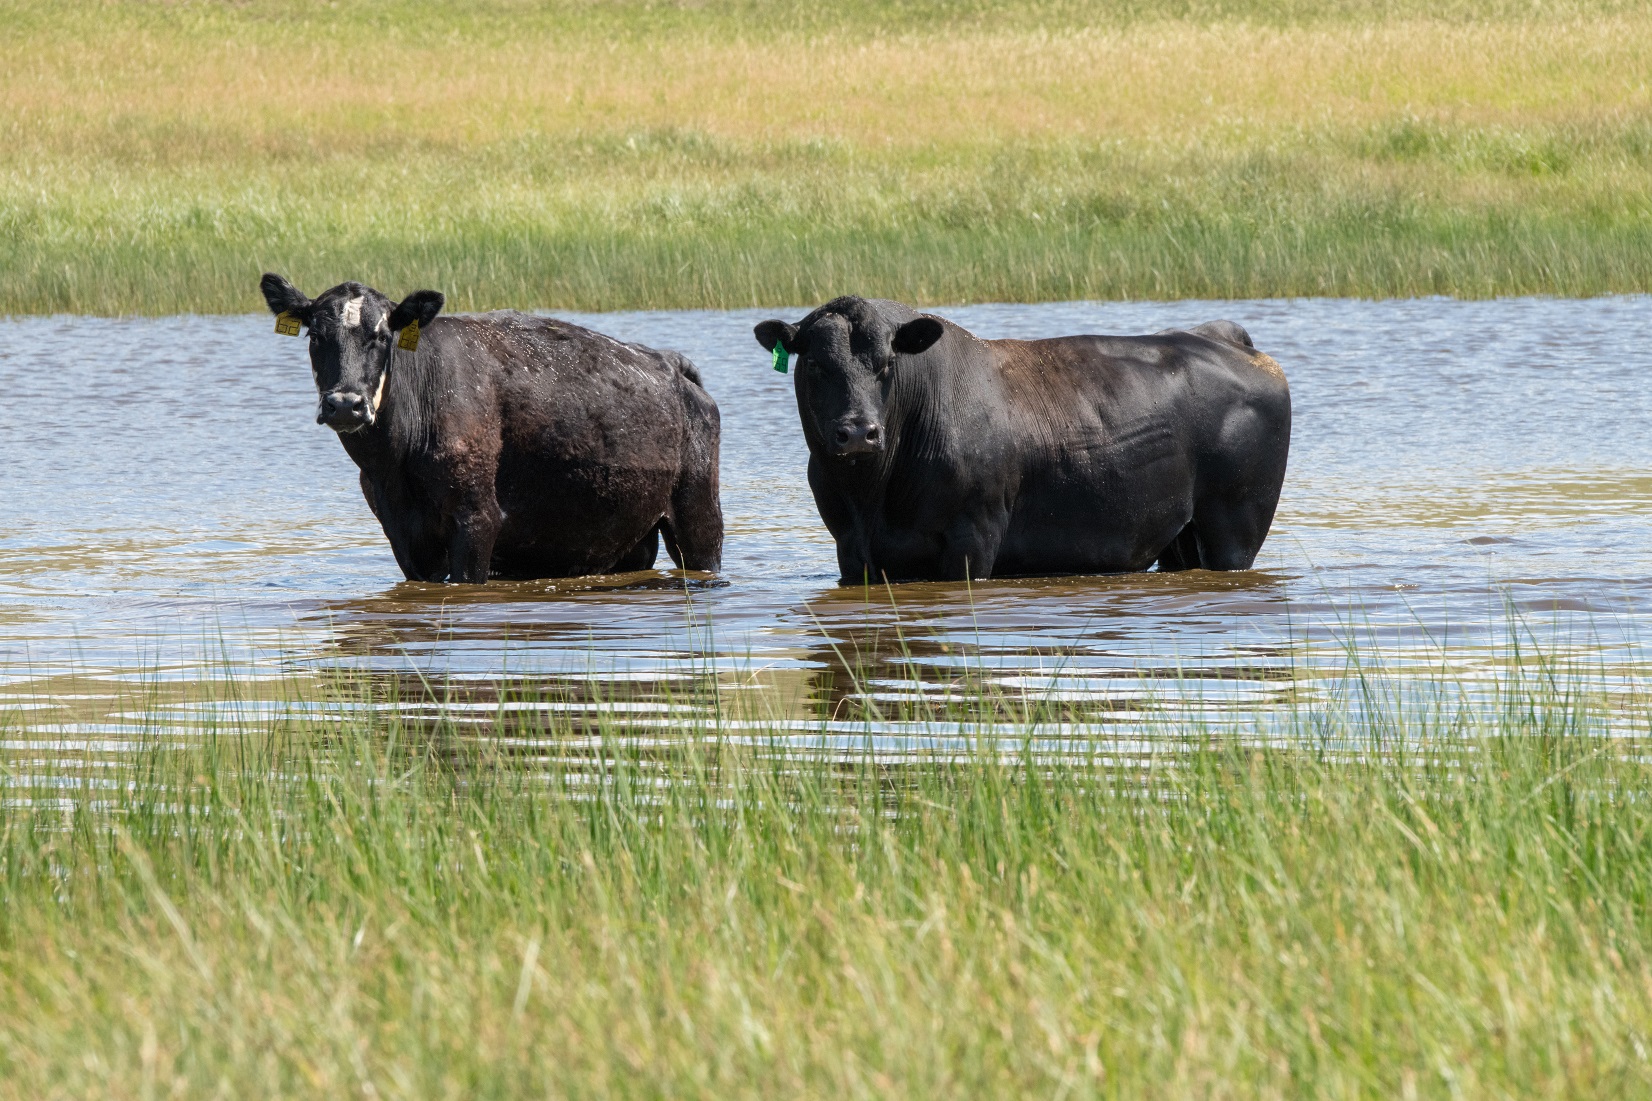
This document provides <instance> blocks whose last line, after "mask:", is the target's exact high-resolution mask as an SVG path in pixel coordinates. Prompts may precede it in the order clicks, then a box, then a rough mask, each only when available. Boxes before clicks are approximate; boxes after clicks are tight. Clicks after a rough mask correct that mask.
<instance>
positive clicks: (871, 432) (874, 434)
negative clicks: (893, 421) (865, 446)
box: [866, 424, 878, 443]
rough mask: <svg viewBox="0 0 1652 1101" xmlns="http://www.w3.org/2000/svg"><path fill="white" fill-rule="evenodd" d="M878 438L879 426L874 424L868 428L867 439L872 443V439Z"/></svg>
mask: <svg viewBox="0 0 1652 1101" xmlns="http://www.w3.org/2000/svg"><path fill="white" fill-rule="evenodd" d="M877 438H878V426H877V425H875V424H874V425H873V426H872V427H870V428H868V429H867V430H866V440H867V442H868V443H870V442H871V441H873V440H875V439H877Z"/></svg>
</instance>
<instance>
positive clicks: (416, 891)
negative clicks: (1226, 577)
mask: <svg viewBox="0 0 1652 1101" xmlns="http://www.w3.org/2000/svg"><path fill="white" fill-rule="evenodd" d="M1539 672H1540V673H1541V672H1543V671H1542V670H1539ZM1585 687H1586V686H1585ZM1376 699H1377V697H1375V696H1373V697H1372V700H1376ZM1368 702H1371V701H1368ZM1383 707H1385V708H1387V710H1381V709H1379V710H1378V711H1376V712H1373V711H1370V710H1367V711H1366V712H1365V715H1366V718H1365V719H1364V720H1362V721H1361V723H1360V731H1363V733H1358V734H1357V735H1356V732H1355V731H1353V730H1351V729H1344V728H1343V726H1342V725H1341V724H1342V723H1343V722H1344V721H1345V720H1346V719H1347V718H1348V716H1349V714H1351V713H1350V712H1346V711H1340V710H1339V711H1328V712H1324V713H1317V714H1314V713H1307V712H1304V713H1303V714H1302V715H1301V716H1299V718H1298V729H1297V730H1296V731H1295V735H1294V736H1295V737H1296V738H1298V739H1300V742H1299V744H1300V745H1301V748H1300V749H1296V750H1283V749H1273V750H1262V749H1249V748H1246V747H1245V746H1244V745H1243V743H1242V742H1241V741H1240V740H1238V739H1236V738H1234V737H1232V736H1231V735H1223V734H1222V732H1219V731H1189V732H1188V733H1187V736H1186V738H1185V739H1183V740H1177V739H1175V738H1170V739H1169V740H1167V741H1166V742H1164V743H1163V747H1164V748H1163V750H1162V751H1161V752H1159V753H1158V754H1156V755H1149V756H1147V757H1143V758H1139V759H1131V758H1129V757H1126V756H1124V755H1121V754H1117V753H1110V755H1109V756H1108V757H1107V758H1102V757H1098V756H1086V755H1082V754H1081V755H1080V756H1078V757H1075V758H1073V759H1068V760H1059V761H1047V760H1046V761H1039V760H1034V759H1032V758H1030V757H1028V756H1027V755H1026V754H1025V753H1018V752H1017V751H1016V750H1015V749H1014V748H1013V747H1012V748H1011V749H1009V751H1008V755H1007V756H1006V757H1000V756H998V755H996V754H983V755H981V756H979V757H971V758H966V759H963V760H947V759H935V760H930V761H922V760H913V761H909V762H907V763H904V764H893V763H889V762H883V763H878V762H875V761H873V760H872V759H870V758H867V757H862V756H858V755H855V754H851V755H850V757H849V759H848V760H845V761H837V762H833V761H830V760H826V759H823V758H820V757H810V756H806V755H805V756H799V755H798V754H796V753H774V752H769V750H768V749H767V748H766V747H765V742H764V738H763V736H762V734H761V732H759V733H758V734H757V736H756V739H755V741H750V740H748V741H737V740H735V739H733V738H731V737H728V736H725V735H723V734H719V733H718V729H717V728H716V726H715V725H708V726H706V727H705V728H704V729H701V730H699V731H698V736H697V737H688V738H686V739H677V740H674V741H666V742H661V741H659V740H657V739H656V738H653V737H652V736H649V735H647V734H646V732H643V731H628V730H627V729H626V728H625V727H624V726H623V725H616V726H611V727H608V728H606V729H604V730H602V731H601V732H599V733H598V734H597V735H595V736H592V737H585V738H580V737H576V736H574V734H573V732H571V731H568V730H561V731H558V730H544V729H536V730H535V731H533V733H534V734H535V735H536V736H537V738H538V739H539V740H538V741H537V742H536V743H534V745H533V746H531V747H530V746H527V745H526V744H525V743H523V742H521V741H513V740H512V739H513V738H515V737H518V736H520V735H522V734H524V733H526V732H525V731H523V730H520V729H513V728H511V727H510V726H508V725H503V720H502V725H501V726H500V727H499V728H498V729H497V730H495V731H493V732H492V733H490V734H487V735H486V736H484V737H482V738H480V739H479V740H463V741H461V740H460V739H458V738H457V737H456V735H455V732H454V731H452V730H450V729H445V728H444V727H442V726H440V725H438V726H436V727H434V728H424V729H421V730H419V731H414V730H412V729H410V728H404V727H402V726H401V725H399V723H398V721H397V720H395V719H394V718H392V717H389V716H387V715H386V714H384V713H379V714H377V715H369V716H368V717H361V718H357V719H350V718H345V719H336V718H335V719H321V718H317V719H313V720H303V721H297V720H294V721H289V722H288V723H286V724H284V725H281V726H279V727H278V728H275V729H261V728H248V729H244V730H242V729H231V728H227V727H226V728H221V729H217V730H214V731H211V732H209V733H208V734H207V736H206V737H205V738H204V739H195V738H189V739H181V740H180V739H178V738H175V737H172V736H168V735H166V734H164V733H163V732H159V731H157V732H156V733H155V734H153V735H152V736H146V737H144V738H141V739H139V740H138V742H137V743H135V744H134V745H130V746H127V747H125V749H124V750H120V749H115V748H112V747H109V746H107V745H105V746H102V747H99V746H96V745H94V746H93V748H91V749H89V750H87V751H86V752H85V754H84V757H83V759H82V760H81V761H80V762H79V763H78V764H77V763H76V762H75V761H74V760H73V759H72V754H71V758H69V759H65V758H64V757H62V752H63V751H62V750H61V749H58V750H53V749H52V748H51V747H50V745H49V744H46V743H37V744H35V745H33V746H27V745H25V746H22V747H19V745H18V743H17V742H15V741H14V742H13V743H12V745H13V748H12V749H11V751H10V752H9V755H8V758H7V762H8V763H7V765H6V768H7V775H6V779H7V787H8V791H9V792H10V795H11V796H12V797H11V798H8V800H7V801H6V802H5V803H4V804H3V809H0V1095H3V1096H10V1097H30V1098H42V1097H76V1098H79V1097H89V1096H119V1097H148V1096H183V1097H194V1096H231V1097H235V1096H294V1097H312V1096H313V1097H340V1096H345V1095H351V1096H370V1097H435V1096H446V1097H504V1096H512V1097H514V1096H523V1095H530V1094H531V1095H549V1096H580V1097H592V1096H615V1097H658V1096H668V1095H669V1096H694V1097H718V1098H729V1097H754V1098H756V1097H762V1098H769V1097H777V1096H812V1097H814V1096H817V1097H832V1098H845V1097H960V1096H979V1097H1012V1096H1013V1097H1022V1096H1057V1097H1093V1096H1108V1097H1192V1096H1197V1097H1304V1096H1315V1097H1410V1096H1419V1097H1447V1096H1450V1097H1471V1098H1472V1097H1506V1096H1513V1095H1520V1096H1545V1097H1566V1096H1591V1097H1598V1096H1627V1095H1630V1094H1633V1093H1638V1092H1639V1091H1640V1090H1644V1089H1647V1088H1648V1087H1649V1086H1652V1068H1649V1067H1648V1063H1647V1048H1648V1044H1649V1043H1652V921H1649V918H1648V915H1649V914H1652V909H1649V905H1648V904H1649V902H1652V805H1649V804H1648V802H1647V800H1646V799H1645V791H1646V787H1647V780H1648V771H1647V765H1646V764H1645V763H1643V762H1644V758H1639V757H1636V756H1634V755H1633V754H1632V753H1630V752H1627V751H1626V750H1625V749H1623V748H1620V745H1619V744H1614V743H1613V742H1612V741H1610V740H1608V739H1606V738H1604V737H1603V736H1602V735H1601V733H1600V730H1601V727H1600V716H1599V713H1598V711H1597V709H1596V707H1595V705H1594V704H1593V703H1592V702H1591V698H1590V697H1589V695H1588V693H1587V692H1585V691H1582V690H1574V689H1573V688H1569V687H1567V682H1566V680H1565V678H1560V679H1559V680H1556V679H1553V678H1545V677H1544V676H1532V677H1527V678H1524V679H1517V680H1516V681H1513V682H1511V683H1510V684H1508V685H1506V686H1504V688H1503V690H1501V691H1500V692H1499V693H1498V694H1497V698H1496V699H1494V700H1491V701H1490V702H1484V701H1482V703H1481V704H1477V705H1475V706H1474V707H1472V708H1456V709H1453V708H1449V707H1448V708H1441V707H1439V706H1431V707H1429V708H1426V709H1421V710H1418V711H1416V712H1415V713H1408V712H1407V711H1406V710H1405V709H1404V707H1402V706H1400V705H1399V704H1397V703H1390V704H1384V705H1383ZM1373 720H1380V721H1373ZM1374 730H1382V731H1384V733H1383V734H1382V738H1383V739H1387V740H1388V741H1387V744H1382V743H1381V742H1380V741H1371V740H1370V738H1371V737H1372V736H1373V735H1372V731H1374ZM750 733H751V732H749V731H748V732H746V736H747V737H749V736H750ZM633 735H634V736H633ZM1400 735H1403V736H1404V738H1405V739H1406V740H1405V741H1397V740H1394V739H1396V738H1397V737H1398V736H1400ZM1349 736H1357V738H1361V739H1365V740H1364V741H1360V742H1358V745H1357V747H1356V748H1358V749H1359V752H1350V748H1351V746H1350V744H1349V743H1347V742H1345V741H1341V740H1342V739H1344V738H1346V737H1349ZM1327 738H1329V739H1331V740H1329V741H1328V740H1326V739H1327ZM1316 739H1317V740H1316ZM47 741H48V742H49V739H48V740H47ZM1339 743H1340V746H1341V748H1340V749H1338V748H1335V747H1336V745H1338V744H1339ZM54 761H55V763H54ZM71 780H72V781H73V782H71ZM25 792H28V793H31V794H32V797H33V798H32V801H31V800H25V799H19V798H16V797H17V796H19V795H21V794H23V793H25Z"/></svg>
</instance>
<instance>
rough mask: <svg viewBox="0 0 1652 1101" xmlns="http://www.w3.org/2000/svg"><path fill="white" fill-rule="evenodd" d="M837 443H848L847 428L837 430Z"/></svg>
mask: <svg viewBox="0 0 1652 1101" xmlns="http://www.w3.org/2000/svg"><path fill="white" fill-rule="evenodd" d="M837 442H838V443H848V442H849V430H848V429H847V428H839V429H838V430H837Z"/></svg>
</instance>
